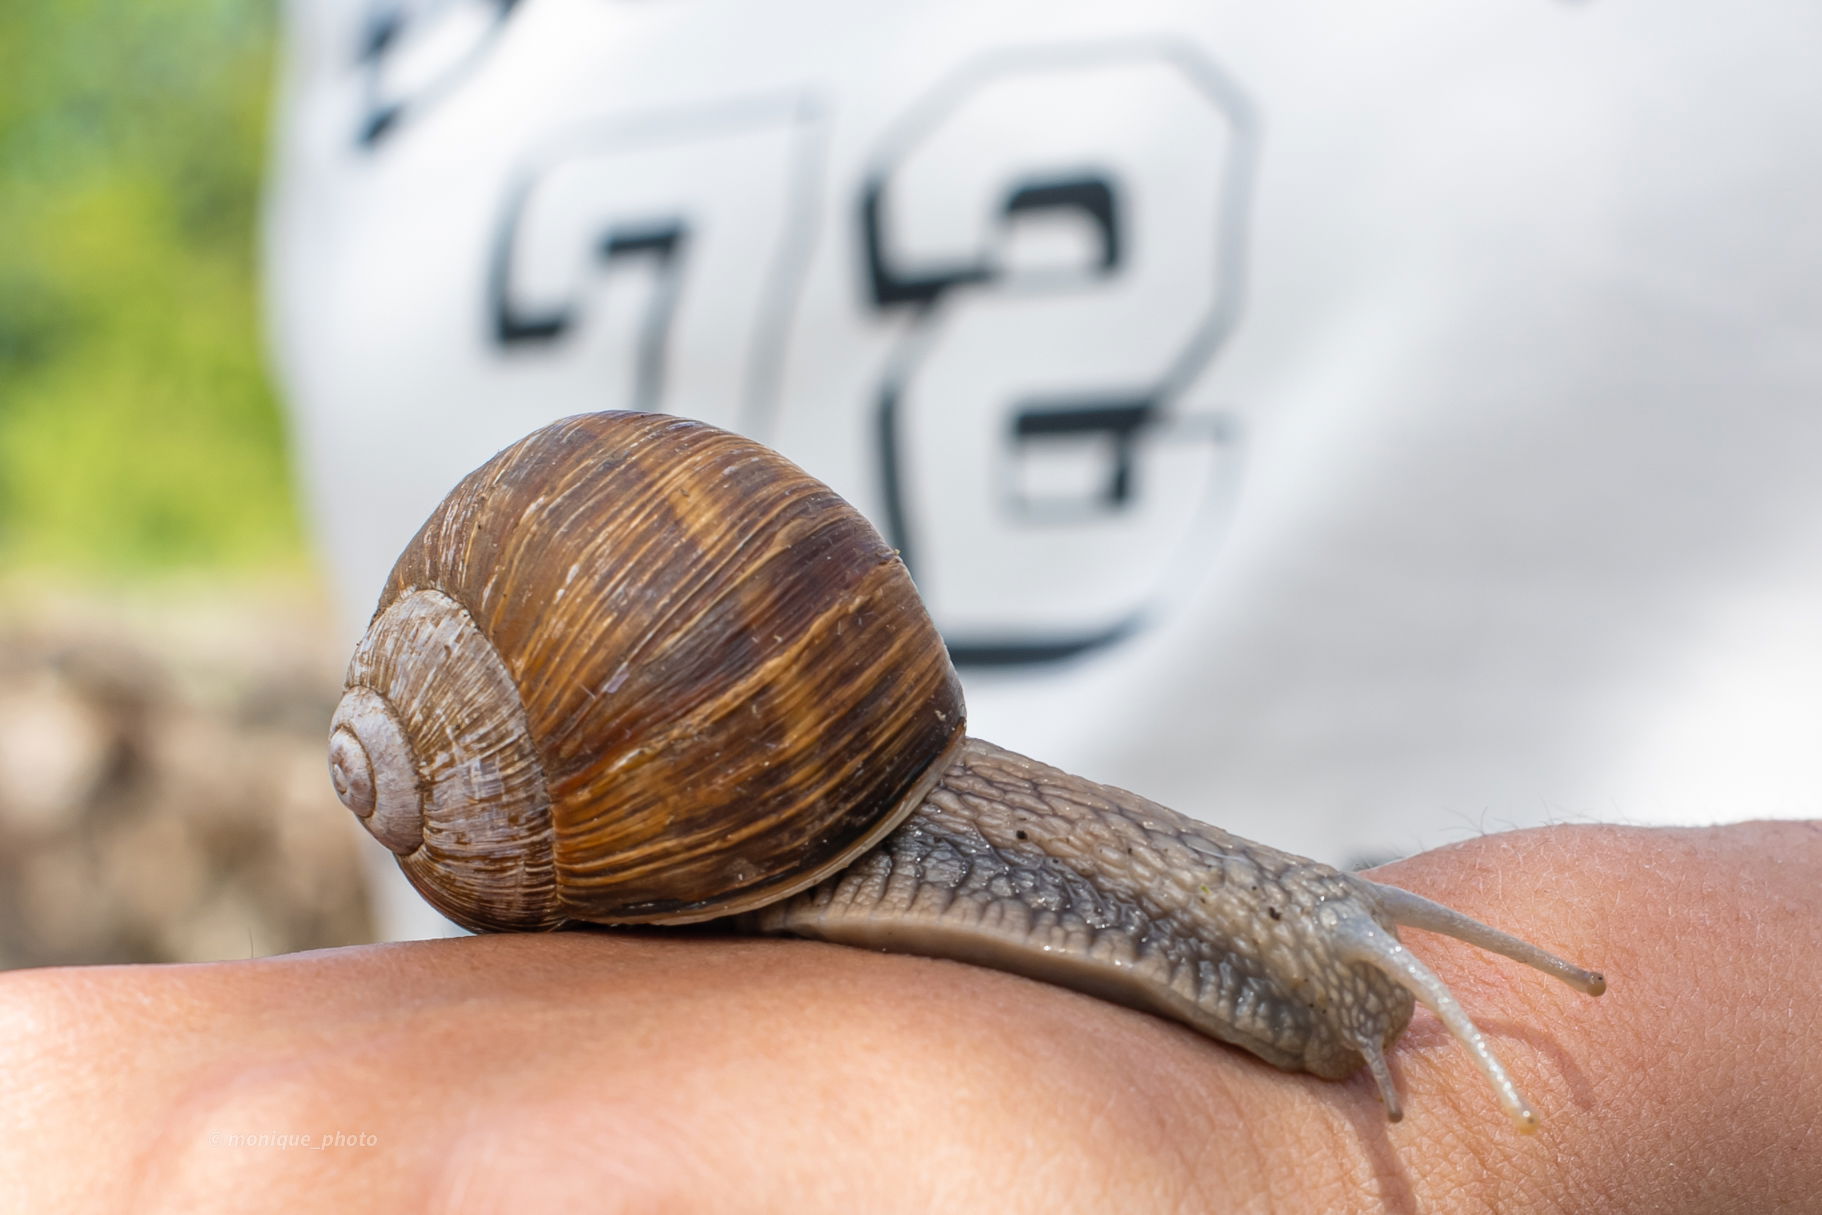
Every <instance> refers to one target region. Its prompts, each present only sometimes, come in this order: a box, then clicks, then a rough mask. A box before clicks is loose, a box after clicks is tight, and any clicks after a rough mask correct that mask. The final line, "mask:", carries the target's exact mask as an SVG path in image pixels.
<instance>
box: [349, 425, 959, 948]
mask: <svg viewBox="0 0 1822 1215" xmlns="http://www.w3.org/2000/svg"><path fill="white" fill-rule="evenodd" d="M421 588H436V590H437V591H438V592H439V593H441V594H443V595H445V596H446V597H447V598H448V599H449V600H451V601H453V602H455V603H457V604H459V605H461V607H462V608H463V609H464V611H465V614H466V615H468V616H471V617H472V619H473V622H474V625H475V627H476V629H477V630H478V632H479V634H480V635H481V636H482V637H484V638H485V639H486V640H487V641H488V642H490V643H491V648H492V649H493V650H494V651H495V652H497V654H498V656H499V659H500V661H501V663H502V664H503V667H504V669H505V671H506V672H508V673H509V674H510V677H511V681H512V683H513V684H515V685H516V688H517V692H516V699H517V701H518V702H519V703H521V704H522V706H523V712H524V715H525V719H526V723H527V726H528V730H529V735H528V737H529V739H530V746H531V748H532V750H533V751H534V752H535V757H536V761H537V764H538V767H539V769H540V771H541V773H542V775H543V778H544V781H545V787H546V789H547V791H548V795H549V806H550V812H549V813H550V838H551V844H552V860H551V864H552V866H553V869H554V879H555V884H556V889H557V892H558V894H557V899H558V906H557V909H556V910H555V911H553V912H552V913H551V914H552V916H553V917H554V918H555V920H556V921H558V922H560V921H561V920H564V919H575V920H589V921H598V922H610V923H639V922H687V921H690V920H699V919H707V918H711V917H713V916H717V915H725V914H731V913H734V912H738V911H743V910H746V909H748V908H750V907H753V906H757V905H759V904H762V903H765V902H769V901H771V900H773V899H777V898H782V897H784V896H785V895H788V894H790V893H794V892H795V891H796V890H799V889H802V888H803V887H805V886H808V885H810V884H811V883H813V882H815V881H817V880H819V879H820V878H821V877H823V876H825V875H826V874H827V873H829V872H830V871H832V870H833V869H835V868H838V867H839V866H840V865H842V864H844V863H846V862H847V861H848V860H849V859H851V858H852V857H853V856H854V855H856V854H857V853H858V852H859V851H861V850H864V849H865V848H866V847H868V846H870V845H871V844H872V843H873V842H874V841H876V840H877V839H879V838H880V837H881V836H883V835H884V834H885V833H886V832H887V831H889V830H890V829H891V827H892V826H894V825H895V824H896V823H897V822H898V821H899V820H900V819H902V818H903V817H904V815H905V814H907V813H909V812H910V810H911V809H912V807H913V806H914V804H915V801H916V798H917V796H918V795H920V794H921V793H922V791H923V790H924V789H927V788H928V787H929V785H930V784H931V783H932V782H933V781H934V780H935V778H936V776H937V774H938V773H937V769H940V767H941V762H940V761H941V760H942V759H944V758H946V757H947V755H948V754H949V753H950V752H951V749H952V748H953V747H954V746H955V745H956V744H957V743H958V742H959V740H960V738H961V734H962V728H963V706H962V699H961V691H960V685H959V682H958V681H957V680H956V677H955V673H954V670H953V669H952V668H951V667H950V665H949V661H948V656H947V652H946V651H945V649H944V648H943V644H942V640H941V638H940V637H939V636H938V635H937V633H936V630H935V627H934V625H932V624H931V622H930V619H929V617H928V615H927V614H926V613H925V611H924V609H923V606H922V604H921V602H919V600H918V598H917V594H916V591H915V589H914V588H913V587H912V585H911V580H910V576H909V574H908V573H907V572H906V570H905V567H904V564H903V562H901V561H900V560H899V559H898V556H897V554H896V553H895V552H894V551H893V550H892V549H891V547H890V546H889V545H887V544H886V543H885V542H884V541H883V540H882V539H881V538H880V536H879V534H878V533H877V532H876V531H874V529H873V528H872V527H871V525H869V524H868V523H867V522H866V520H865V519H863V518H862V517H861V516H860V515H859V514H858V513H857V512H856V511H854V509H853V508H852V507H850V506H848V504H847V503H845V502H844V501H842V499H841V498H840V497H838V496H837V495H836V494H835V493H834V492H833V491H832V490H830V489H828V488H827V487H826V486H824V485H822V484H821V483H820V482H817V481H815V480H814V479H812V478H811V477H809V476H808V475H807V474H805V473H804V472H802V471H801V470H800V469H798V468H797V467H796V466H795V465H793V464H791V463H790V462H789V461H787V460H785V459H784V458H783V457H781V456H779V455H777V454H776V453H774V452H771V451H769V450H767V449H766V448H764V447H762V446H760V445H759V444H757V443H753V442H751V441H750V440H747V439H744V438H741V437H740V436H738V435H734V434H730V433H728V432H725V431H721V430H718V429H716V428H714V427H711V426H706V425H703V424H701V423H697V422H691V421H688V420H685V419H681V418H676V417H670V416H666V415H654V414H632V413H618V414H612V413H610V414H591V415H584V416H581V417H576V418H570V419H566V420H564V421H562V422H558V423H555V424H553V425H551V426H548V427H546V428H544V429H543V430H540V431H537V432H535V433H534V434H532V435H530V436H529V437H527V438H526V439H524V440H521V441H520V442H519V443H517V444H515V445H513V446H512V447H510V448H508V449H507V450H505V451H503V452H501V453H500V454H499V455H497V456H495V457H494V458H493V459H492V460H490V461H488V462H487V463H486V464H485V465H483V466H482V467H481V468H479V469H477V470H476V471H475V472H473V473H471V474H470V475H469V476H468V477H467V478H466V479H465V480H464V481H463V482H462V483H461V484H460V485H459V486H457V487H456V489H455V490H454V491H453V492H451V494H450V495H449V496H448V497H447V498H446V499H444V501H443V503H442V504H441V505H440V506H439V507H438V508H437V510H436V511H435V512H434V513H433V514H432V515H431V517H430V519H429V520H428V521H427V522H426V523H425V524H424V526H423V528H422V529H421V530H420V531H419V533H418V535H417V537H416V538H415V539H414V540H413V541H412V543H411V544H410V545H409V546H408V547H407V548H406V550H405V552H404V553H403V554H402V555H401V556H400V558H399V561H398V564H397V565H396V566H395V567H394V570H393V573H392V577H391V580H390V582H389V583H388V586H387V588H386V591H385V593H384V595H383V596H382V599H381V606H382V615H384V614H386V613H388V612H390V611H391V610H393V609H392V606H391V605H393V604H394V603H395V602H398V601H401V600H402V599H403V598H404V597H408V596H410V595H412V594H417V593H420V592H421ZM418 650H419V654H420V657H419V659H418V660H417V661H418V662H419V663H420V664H421V665H423V666H425V667H429V666H432V665H434V664H433V663H432V662H430V661H428V660H427V655H428V654H429V651H425V650H424V649H423V647H422V646H419V647H418ZM357 661H358V660H357ZM441 695H442V696H443V698H444V700H445V702H446V703H447V702H448V701H450V700H452V699H454V697H453V696H452V695H451V690H450V689H448V688H444V689H443V690H442V693H441ZM401 864H403V865H405V867H406V868H407V870H408V871H410V869H411V865H410V861H409V858H401ZM414 880H416V878H415V875H414ZM419 884H420V889H424V886H423V883H422V882H420V883H419ZM425 893H426V894H430V892H429V891H428V890H426V891H425ZM471 895H472V896H473V897H476V898H478V899H481V900H483V901H482V902H480V903H478V904H477V905H476V906H475V907H472V908H469V909H467V910H466V911H465V912H463V913H461V914H453V918H456V919H458V920H459V921H461V922H463V923H466V924H476V923H480V924H483V925H485V926H488V927H495V926H502V925H500V924H499V923H496V919H497V917H495V916H494V915H493V913H492V912H491V910H489V909H488V908H487V906H486V903H485V899H486V898H487V897H490V896H488V895H487V894H486V892H484V891H481V890H479V889H478V888H477V889H475V890H473V891H463V892H459V893H448V894H445V895H444V896H443V897H438V896H437V895H434V894H431V895H430V897H431V898H432V901H434V902H436V903H437V905H438V906H439V907H440V908H443V909H444V910H445V911H446V913H447V912H449V908H450V905H451V903H452V902H455V901H456V900H457V899H467V898H469V897H470V896H471Z"/></svg>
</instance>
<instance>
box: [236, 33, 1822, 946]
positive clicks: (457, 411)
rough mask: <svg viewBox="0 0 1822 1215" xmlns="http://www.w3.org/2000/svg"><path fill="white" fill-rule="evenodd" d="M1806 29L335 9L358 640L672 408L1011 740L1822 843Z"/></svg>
mask: <svg viewBox="0 0 1822 1215" xmlns="http://www.w3.org/2000/svg"><path fill="white" fill-rule="evenodd" d="M1819 51H1822V9H1818V8H1816V6H1814V5H1813V4H1810V3H1807V2H1806V0H1767V2H1766V3H1761V4H1755V5H1750V6H1714V5H1698V4H1694V3H1688V2H1685V0H1677V2H1671V0H1659V2H1657V3H1643V2H1620V0H1596V2H1595V3H1592V4H1585V5H1578V4H1565V3H1561V2H1559V0H1522V2H1520V0H1511V2H1497V3H1495V2H1490V3H1484V4H1479V5H1474V6H1462V5H1457V4H1449V3H1442V2H1440V0H1388V2H1384V3H1371V4H1361V3H1357V2H1353V0H1346V2H1344V0H1284V2H1281V3H1276V4H1272V5H1238V4H1228V3H1222V2H1220V0H1186V2H1176V0H1125V2H1123V3H1119V4H1073V5H1064V6H1058V5H1056V4H1054V3H1046V4H1038V3H982V2H980V0H974V2H970V3H931V2H921V3H894V4H885V3H878V4H853V3H833V2H819V0H771V2H768V3H752V2H750V0H749V2H743V3H735V2H732V0H692V2H684V0H671V2H664V3H659V2H640V3H629V2H621V3H613V2H608V0H522V2H519V3H513V2H511V0H488V2H481V0H446V2H435V0H424V2H419V3H411V2H373V3H362V2H359V0H308V2H305V3H294V4H292V5H291V6H290V16H289V64H288V73H287V78H286V83H285V88H284V94H283V98H282V106H281V118H280V126H279V132H278V140H277V149H276V155H275V161H274V168H273V176H272V187H271V194H270V200H269V203H270V205H269V230H268V237H269V239H268V270H269V297H270V304H271V320H272V330H273V340H274V344H275V348H276V351H277V354H278V361H279V364H280V367H281V370H282V374H283V379H284V382H285V385H286V388H287V389H288V394H289V398H290V402H291V405H292V407H293V411H294V417H295V433H296V437H297V440H298V450H299V452H300V459H301V461H302V464H303V469H304V474H305V480H306V483H307V485H308V487H309V492H310V500H311V503H312V506H313V509H314V511H315V515H316V519H317V523H318V525H319V533H320V536H321V541H322V548H323V552H324V554H325V555H326V557H327V559H328V561H329V563H330V565H331V567H332V570H333V572H334V573H335V575H336V576H337V578H338V580H339V586H340V590H341V593H342V596H343V598H344V600H345V602H346V606H347V610H346V620H347V629H348V639H349V642H350V644H352V642H353V639H354V637H355V636H356V635H357V634H358V632H359V630H360V628H361V627H363V626H364V624H365V621H366V618H367V616H368V614H369V613H370V611H371V608H372V605H373V602H374V600H375V599H376V598H377V595H378V592H379V588H380V585H381V582H382V580H383V578H384V575H385V573H386V571H387V570H388V569H389V568H390V566H391V563H392V560H393V558H394V557H395V556H396V554H397V553H398V551H399V549H400V548H402V547H403V545H404V543H405V542H406V540H407V539H409V537H410V536H411V534H412V533H413V532H414V531H415V530H416V528H417V527H418V525H419V523H421V522H422V520H423V518H424V516H425V515H427V514H428V512H429V511H430V509H431V507H432V506H433V505H434V504H435V503H436V501H437V500H438V499H439V498H440V497H441V496H442V495H443V493H444V492H446V491H447V490H448V489H449V488H450V487H452V486H453V485H454V483H455V482H456V480H457V479H458V478H459V477H460V476H461V475H462V474H463V473H465V472H466V471H468V470H469V469H470V468H472V467H474V466H475V465H477V464H479V463H480V462H481V461H482V460H484V459H485V458H487V457H488V456H489V455H491V454H492V453H493V452H494V451H496V450H497V449H499V448H500V447H502V446H505V445H506V444H507V443H509V442H511V441H512V440H514V439H516V438H518V437H519V436H520V435H522V434H523V433H525V432H527V431H529V430H531V429H533V428H535V427H536V426H538V425H540V424H542V423H544V422H547V421H549V420H551V419H554V418H557V417H561V416H563V415H566V414H571V413H578V412H583V411H587V410H595V409H609V408H648V409H664V410H668V411H671V412H676V413H682V414H689V415H693V416H697V417H701V418H704V419H707V420H709V421H713V422H716V423H719V424H721V425H725V426H729V427H731V428H733V429H737V430H741V431H744V432H746V433H749V434H751V435H753V436H755V437H757V438H760V439H762V440H764V441H766V442H768V443H770V444H772V445H773V446H776V447H778V448H779V449H780V450H782V451H784V452H785V453H786V454H788V455H790V456H791V457H792V458H794V459H795V460H797V461H798V462H799V463H801V464H803V465H804V466H805V467H806V468H808V469H809V470H810V471H811V472H813V473H815V474H816V475H818V476H820V477H821V478H823V479H824V480H826V481H828V482H829V483H830V484H832V485H833V486H835V487H836V488H837V489H838V490H840V491H841V492H842V493H844V494H845V495H847V496H848V497H849V498H850V499H851V500H852V501H854V502H855V504H856V505H858V506H860V507H861V508H862V509H863V510H864V511H866V512H867V513H868V514H869V515H870V516H871V517H872V518H873V519H874V521H875V522H876V523H878V524H879V525H880V526H881V528H882V530H883V531H884V532H885V533H886V535H887V536H888V538H889V539H891V540H892V541H893V542H894V543H895V544H897V545H898V546H899V547H901V549H903V551H904V552H905V554H906V557H907V560H908V561H909V563H910V565H911V568H912V571H913V573H914V575H915V576H916V578H917V580H918V583H919V585H920V587H921V589H922V590H923V591H924V593H925V595H926V598H927V599H928V601H929V603H930V606H931V609H932V612H933V614H934V616H935V618H936V620H937V623H938V625H939V626H940V627H941V628H942V629H943V631H944V634H945V636H946V637H947V638H948V640H949V641H950V644H951V646H952V648H953V649H954V652H955V654H956V656H957V658H958V661H959V663H960V666H961V670H962V673H963V677H964V681H965V684H966V688H967V693H968V701H969V710H970V723H971V730H972V732H973V733H976V734H978V735H980V736H982V737H985V738H989V739H992V740H994V741H996V742H999V743H1001V744H1003V745H1006V746H1010V747H1013V748H1016V749H1019V750H1023V751H1026V752H1029V753H1031V754H1033V755H1035V756H1038V757H1039V758H1042V759H1046V760H1049V761H1051V762H1053V763H1058V764H1061V765H1062V766H1064V767H1067V768H1070V769H1073V770H1075V771H1078V772H1080V773H1082V774H1083V775H1086V776H1090V777H1093V778H1095V779H1098V780H1102V781H1106V782H1110V783H1113V784H1116V785H1121V786H1124V787H1128V788H1131V789H1134V790H1136V791H1138V792H1141V793H1143V794H1145V795H1147V796H1149V797H1152V798H1154V799H1156V800H1159V801H1162V802H1165V803H1167V804H1169V805H1172V806H1175V807H1177V808H1178V809H1181V810H1183V811H1185V812H1188V813H1192V814H1196V815H1200V816H1202V817H1204V818H1207V819H1210V820H1211V821H1214V822H1217V823H1220V824H1221V825H1223V826H1226V827H1228V828H1229V829H1231V830H1234V831H1237V832H1239V833H1241V834H1243V835H1248V836H1252V837H1256V838H1259V839H1262V840H1265V841H1267V842H1270V843H1273V844H1275V845H1278V846H1280V847H1286V848H1290V849H1293V850H1297V851H1301V852H1304V853H1307V854H1310V855H1314V856H1317V857H1321V858H1323V859H1326V860H1330V861H1333V862H1336V863H1343V864H1346V863H1352V862H1358V861H1361V860H1369V859H1383V858H1386V857H1389V856H1391V855H1395V854H1399V853H1404V852H1409V851H1413V850H1416V849H1419V848H1423V847H1428V846H1433V845H1436V844H1439V843H1445V842H1448V841H1449V840H1452V839H1457V838H1460V837H1462V836H1465V835H1470V834H1474V833H1477V832H1479V831H1482V830H1490V829H1498V828H1504V827H1510V826H1517V825H1527V824H1535V823H1540V822H1544V821H1556V820H1565V819H1568V820H1574V819H1594V818H1597V819H1603V820H1621V821H1634V822H1653V823H1695V822H1710V821H1719V820H1731V819H1740V818H1750V817H1763V816H1809V815H1818V814H1822V745H1819V744H1818V740H1822V221H1819V220H1818V215H1822V205H1819V202H1818V200H1822V141H1818V139H1817V138H1816V133H1817V131H1818V130H1822V72H1818V71H1817V70H1816V64H1817V62H1818V52H1819ZM374 851H375V852H376V853H377V852H378V850H377V849H375V850H374ZM379 859H380V858H376V861H377V860H379ZM384 859H385V860H386V861H389V858H384ZM403 889H404V888H403V887H402V884H401V885H400V886H399V887H398V888H397V890H396V891H395V892H394V893H395V894H398V893H400V892H403ZM410 897H411V896H409V895H408V894H407V895H403V897H401V898H399V899H397V900H396V901H395V902H391V903H389V904H388V906H389V907H390V908H391V910H390V911H389V912H388V914H387V919H388V921H389V923H388V927H389V930H390V931H391V932H392V933H393V934H395V935H408V934H411V933H414V932H417V931H420V930H422V929H423V928H424V926H425V925H426V924H427V922H428V920H427V918H426V917H429V916H430V913H429V912H428V911H427V909H425V910H421V911H414V910H411V908H412V907H414V906H415V904H413V903H411V902H410V901H409V900H410Z"/></svg>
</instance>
